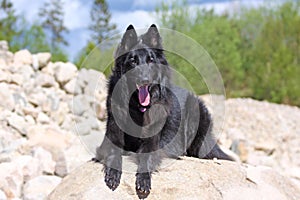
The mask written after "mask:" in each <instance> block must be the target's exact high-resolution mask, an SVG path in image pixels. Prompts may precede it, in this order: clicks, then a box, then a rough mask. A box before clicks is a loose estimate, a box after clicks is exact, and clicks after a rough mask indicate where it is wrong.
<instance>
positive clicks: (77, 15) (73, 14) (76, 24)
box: [64, 0, 91, 30]
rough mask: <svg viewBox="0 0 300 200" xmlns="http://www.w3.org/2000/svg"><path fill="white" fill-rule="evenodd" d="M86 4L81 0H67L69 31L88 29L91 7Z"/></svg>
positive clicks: (66, 21) (66, 11)
mask: <svg viewBox="0 0 300 200" xmlns="http://www.w3.org/2000/svg"><path fill="white" fill-rule="evenodd" d="M84 2H86V1H84ZM84 2H83V1H80V0H65V6H64V10H65V25H66V27H67V28H68V29H69V30H73V29H78V28H86V27H88V25H89V23H90V15H89V13H90V8H91V5H90V4H87V3H84Z"/></svg>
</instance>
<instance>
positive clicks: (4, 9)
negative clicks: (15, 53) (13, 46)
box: [0, 0, 18, 43]
mask: <svg viewBox="0 0 300 200" xmlns="http://www.w3.org/2000/svg"><path fill="white" fill-rule="evenodd" d="M17 19H18V16H17V15H16V14H15V9H14V8H13V4H12V2H11V1H10V0H1V1H0V30H1V31H0V40H7V41H8V42H9V43H11V42H12V41H13V37H15V36H16V35H17V34H18V31H17V24H16V23H17Z"/></svg>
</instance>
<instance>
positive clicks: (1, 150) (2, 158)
mask: <svg viewBox="0 0 300 200" xmlns="http://www.w3.org/2000/svg"><path fill="white" fill-rule="evenodd" d="M50 60H51V54H50V53H38V54H31V53H30V52H29V51H27V50H20V51H18V52H16V53H14V54H13V53H11V52H10V51H9V48H8V45H7V42H5V41H1V42H0V180H1V181H0V199H1V200H3V199H15V200H16V199H26V200H33V199H43V198H45V197H46V195H47V194H48V193H49V192H50V191H51V190H52V189H53V188H54V187H55V186H56V185H57V184H58V183H59V182H60V181H61V178H62V177H64V176H65V175H67V174H68V173H69V172H70V171H71V170H72V169H74V168H76V167H78V166H79V165H80V164H82V163H83V162H86V161H87V160H89V159H91V158H92V155H93V154H92V152H91V150H92V148H88V149H86V148H85V145H84V143H85V139H87V140H89V138H90V135H92V134H93V135H94V136H96V137H94V138H99V139H98V140H96V141H95V140H93V142H94V143H95V146H96V145H99V144H100V143H101V140H102V139H101V138H102V137H103V134H104V129H105V122H104V120H105V117H106V116H105V113H106V111H105V98H106V80H105V76H104V75H103V74H102V73H99V72H97V71H95V70H86V69H82V70H80V71H78V70H77V67H76V66H75V65H73V64H72V63H69V62H68V63H63V62H55V63H53V62H51V61H50Z"/></svg>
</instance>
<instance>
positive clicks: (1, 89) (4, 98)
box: [0, 83, 15, 111]
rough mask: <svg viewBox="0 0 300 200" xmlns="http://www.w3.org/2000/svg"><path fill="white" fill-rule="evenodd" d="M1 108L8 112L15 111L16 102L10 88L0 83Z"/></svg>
mask: <svg viewBox="0 0 300 200" xmlns="http://www.w3.org/2000/svg"><path fill="white" fill-rule="evenodd" d="M0 99H1V101H0V107H3V108H6V109H8V110H10V111H11V110H13V109H14V107H15V100H14V98H13V92H12V90H11V89H10V88H9V86H8V85H7V84H5V83H0Z"/></svg>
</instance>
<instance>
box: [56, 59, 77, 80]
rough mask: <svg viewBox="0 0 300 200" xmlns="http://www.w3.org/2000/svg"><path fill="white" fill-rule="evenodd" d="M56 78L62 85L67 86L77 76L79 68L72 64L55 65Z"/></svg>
mask: <svg viewBox="0 0 300 200" xmlns="http://www.w3.org/2000/svg"><path fill="white" fill-rule="evenodd" d="M54 68H55V72H54V73H55V74H54V75H55V78H56V80H57V81H58V82H59V83H60V84H65V83H67V82H68V81H70V80H71V79H72V78H74V77H75V76H76V72H77V68H76V66H75V65H74V64H72V63H69V62H68V63H63V62H58V63H55V67H54Z"/></svg>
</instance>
